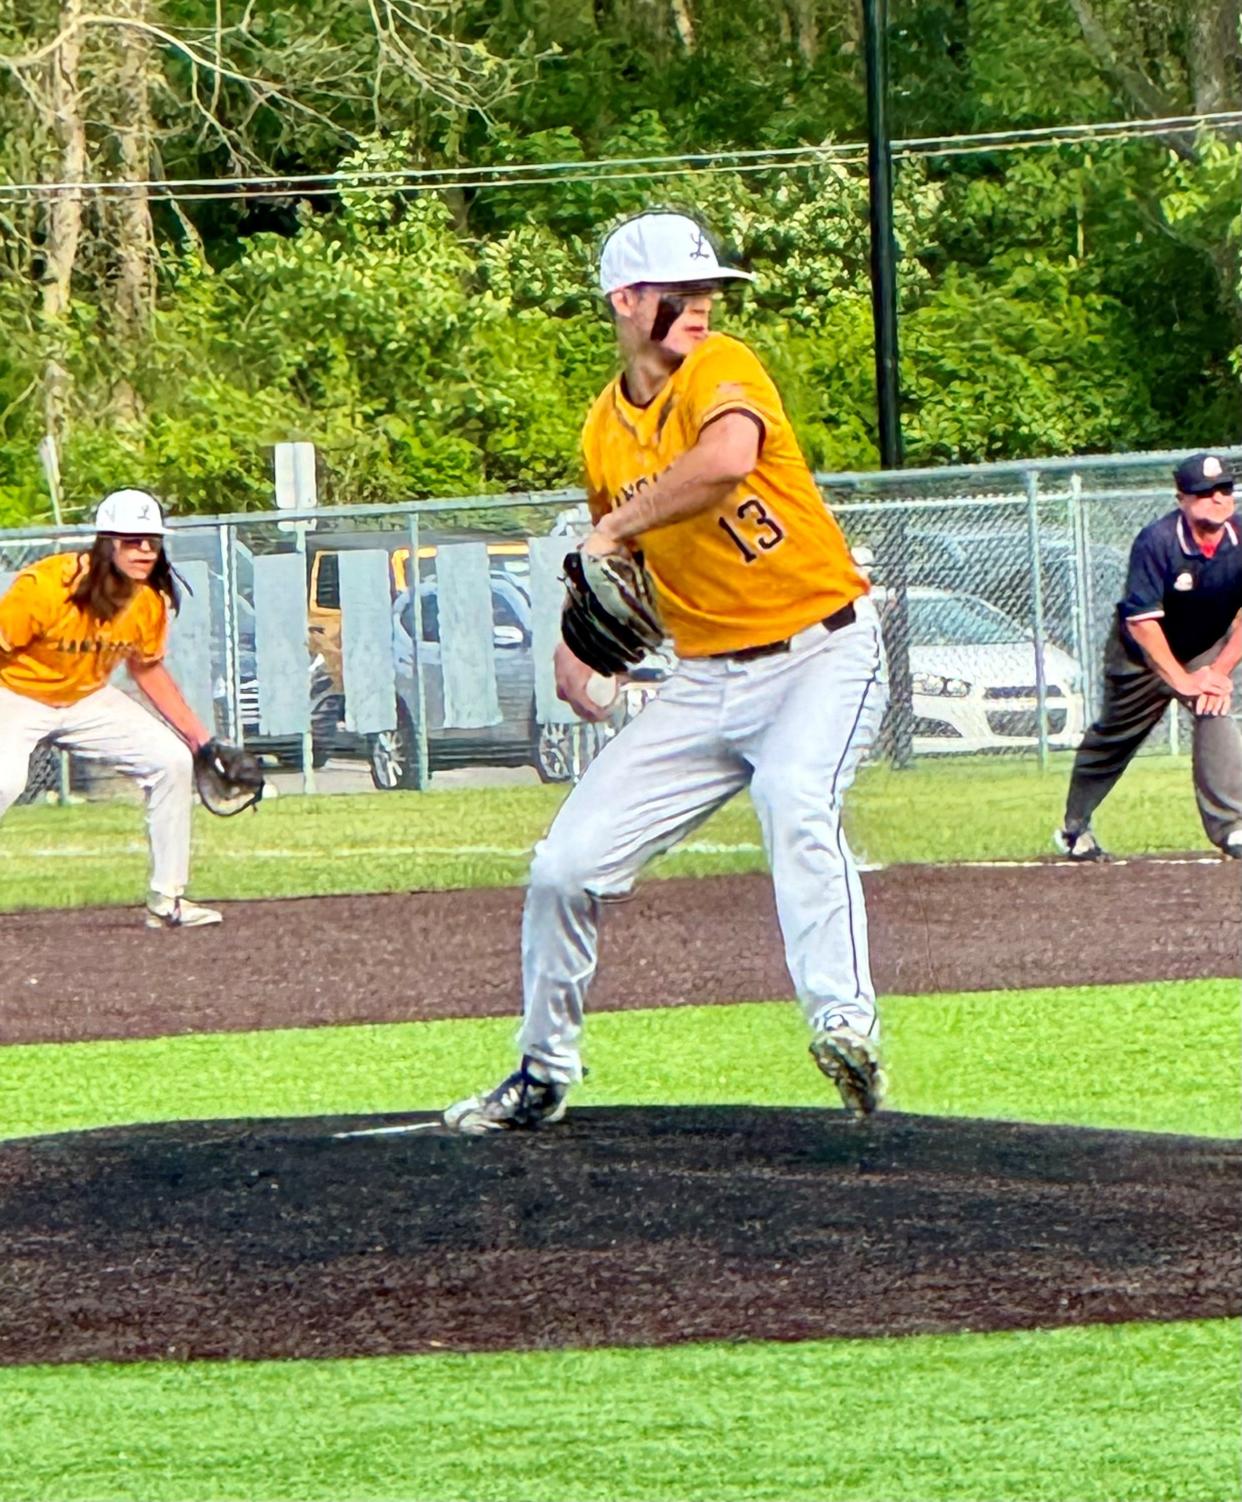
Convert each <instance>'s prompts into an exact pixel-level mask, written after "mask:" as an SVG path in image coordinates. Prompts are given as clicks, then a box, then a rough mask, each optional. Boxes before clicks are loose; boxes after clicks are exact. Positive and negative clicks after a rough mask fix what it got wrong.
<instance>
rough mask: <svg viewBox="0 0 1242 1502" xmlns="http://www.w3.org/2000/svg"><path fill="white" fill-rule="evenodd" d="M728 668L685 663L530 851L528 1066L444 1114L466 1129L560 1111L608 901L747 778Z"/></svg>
mask: <svg viewBox="0 0 1242 1502" xmlns="http://www.w3.org/2000/svg"><path fill="white" fill-rule="evenodd" d="M722 694H723V675H722V674H720V673H718V672H716V671H714V670H713V669H712V668H710V667H709V668H705V669H699V668H698V667H697V666H693V665H687V666H685V667H683V668H682V670H681V671H680V672H679V673H678V674H677V675H676V676H675V677H674V678H672V679H671V680H670V681H669V682H668V683H667V684H666V685H665V687H664V689H663V691H662V692H661V694H660V695H659V697H658V698H656V699H654V700H653V701H652V702H651V703H650V704H648V705H647V706H646V708H645V709H644V710H643V711H642V713H641V714H640V715H639V716H638V717H637V718H636V719H634V720H632V721H631V722H630V723H629V724H628V725H627V726H626V727H625V728H624V729H623V730H622V731H621V733H620V734H619V735H618V736H617V737H616V739H615V740H612V741H610V742H609V743H608V745H607V746H605V747H604V749H603V751H602V752H601V753H600V754H599V756H597V757H596V758H595V760H594V761H593V762H592V763H591V765H590V766H589V767H588V768H587V770H586V773H585V774H584V776H583V778H582V781H581V782H580V783H579V784H578V786H577V787H576V788H574V790H573V792H572V793H571V794H570V796H569V798H568V799H567V800H566V801H565V803H564V804H563V805H562V807H561V810H560V812H559V813H558V814H557V816H556V819H555V820H554V822H553V824H552V828H551V829H550V830H549V831H548V835H547V838H546V839H544V840H543V841H541V842H540V844H539V845H537V846H536V848H535V857H534V860H533V862H532V864H531V872H530V885H529V889H528V891H527V894H526V903H525V907H524V910H523V914H522V988H523V996H524V1010H523V1020H522V1025H521V1028H520V1030H519V1032H518V1046H519V1048H520V1049H521V1054H522V1058H521V1063H520V1065H519V1067H518V1069H517V1071H516V1072H515V1073H514V1074H513V1075H511V1076H509V1078H508V1079H506V1080H504V1081H502V1083H501V1084H500V1085H498V1086H497V1087H496V1089H495V1090H493V1091H492V1092H491V1093H490V1094H489V1095H484V1096H476V1097H472V1098H471V1099H469V1100H466V1101H461V1102H459V1104H458V1105H456V1106H453V1107H451V1108H450V1109H449V1111H447V1112H446V1113H445V1122H446V1124H447V1125H449V1126H451V1127H453V1128H454V1129H455V1130H458V1131H464V1132H468V1133H477V1132H486V1131H494V1130H497V1129H502V1130H503V1129H508V1128H513V1127H524V1126H534V1125H538V1124H539V1123H540V1122H541V1121H542V1122H549V1121H554V1120H559V1119H560V1116H561V1115H562V1114H563V1113H564V1095H565V1092H566V1091H567V1090H568V1088H569V1087H570V1086H571V1085H573V1084H576V1083H577V1082H578V1081H579V1080H580V1079H581V1078H582V1061H581V1055H580V1052H579V1045H580V1043H581V1038H582V1025H583V1013H584V1009H585V1004H586V994H587V990H588V987H589V986H590V983H591V980H592V978H593V976H594V974H595V964H596V953H597V949H596V938H597V930H598V925H599V917H600V911H601V907H602V906H603V904H604V903H606V901H607V900H608V899H609V898H615V897H621V896H624V895H625V894H626V893H628V892H629V891H630V889H631V888H632V886H633V883H634V878H635V877H636V876H637V874H638V873H639V871H640V870H641V869H642V868H643V866H645V865H646V864H647V862H648V861H650V860H651V859H652V858H653V857H654V856H656V855H658V854H659V853H660V852H661V851H664V850H667V849H668V848H669V847H670V846H671V845H673V844H675V843H676V842H677V840H679V839H680V838H682V836H684V835H685V834H687V833H688V832H689V831H690V830H691V829H693V828H694V827H695V826H696V825H698V824H699V823H701V822H702V821H703V820H704V819H705V818H707V817H708V815H709V814H711V813H712V812H713V811H714V810H715V809H716V808H718V807H719V806H720V805H721V804H722V803H724V802H725V801H727V799H729V798H730V797H732V795H733V794H734V793H735V792H737V791H738V789H739V788H741V787H742V786H744V785H745V783H746V781H747V778H748V776H749V767H748V766H747V765H746V764H745V763H744V762H743V761H742V760H741V759H740V758H739V757H738V756H737V755H736V754H735V753H734V752H732V751H730V750H729V749H728V748H727V747H726V746H725V745H724V743H723V741H722V740H721V739H720V737H719V736H718V734H717V726H718V723H719V718H720V707H721V698H722Z"/></svg>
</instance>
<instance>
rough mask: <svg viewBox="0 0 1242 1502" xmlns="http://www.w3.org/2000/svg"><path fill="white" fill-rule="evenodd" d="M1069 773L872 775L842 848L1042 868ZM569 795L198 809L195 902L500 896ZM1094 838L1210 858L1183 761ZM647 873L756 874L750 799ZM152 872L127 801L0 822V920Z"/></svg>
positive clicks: (122, 885)
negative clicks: (465, 891) (445, 892)
mask: <svg viewBox="0 0 1242 1502" xmlns="http://www.w3.org/2000/svg"><path fill="white" fill-rule="evenodd" d="M1068 771H1069V766H1068V763H1063V762H1061V761H1057V762H1055V763H1054V765H1053V769H1052V770H1050V771H1048V772H1040V770H1039V768H1038V766H1037V765H1036V764H1034V763H1032V762H1030V761H1022V762H1013V761H1007V760H1000V759H996V760H990V759H987V758H975V759H972V760H969V761H966V760H963V761H951V762H946V763H941V762H932V763H929V762H926V761H924V762H921V763H919V764H918V765H917V766H916V767H914V768H912V769H911V770H909V771H905V772H895V771H893V770H891V769H890V768H887V767H868V768H865V769H864V770H863V772H862V774H861V775H860V777H859V779H858V784H857V786H856V787H855V789H854V790H853V792H852V793H851V794H850V797H849V800H848V803H847V821H846V822H847V825H848V828H849V832H850V838H851V840H852V842H853V844H854V846H855V849H856V850H857V851H858V853H859V855H860V857H861V858H863V859H865V860H867V861H871V862H875V863H878V864H884V865H890V864H894V863H896V862H904V861H962V860H1004V859H1022V858H1026V857H1030V856H1033V855H1046V854H1048V853H1049V850H1050V848H1051V847H1050V843H1049V841H1050V834H1051V831H1052V830H1053V829H1054V828H1055V827H1056V825H1057V823H1058V822H1059V819H1060V816H1061V812H1062V807H1063V802H1064V798H1065V788H1066V777H1067V775H1068ZM563 797H564V789H563V788H557V787H505V788H475V789H452V790H445V791H432V792H427V793H374V794H354V795H340V796H335V797H318V798H302V797H285V798H281V799H278V800H276V801H275V802H269V803H265V804H264V805H263V807H262V808H261V809H260V810H259V811H258V813H257V814H255V815H254V816H253V817H252V816H250V815H246V816H244V817H242V818H238V819H225V820H221V819H213V818H211V816H210V815H208V814H206V813H204V812H203V811H202V810H201V809H196V810H195V828H194V840H195V864H194V883H193V888H192V890H193V893H194V895H196V896H198V897H204V898H212V897H214V898H224V899H227V898H255V897H286V896H301V895H312V894H320V893H331V892H387V891H405V890H410V889H442V888H452V887H470V886H498V885H510V884H513V883H516V882H519V881H521V880H522V878H523V876H524V875H525V872H526V867H527V863H528V860H529V855H530V849H531V846H532V845H533V844H534V842H535V841H536V840H537V839H538V838H539V837H540V836H541V835H542V833H543V831H544V830H545V829H546V828H547V826H548V824H549V823H550V821H551V819H552V816H553V815H554V814H555V812H556V810H557V808H558V807H559V805H560V802H561V799H562V798H563ZM1097 825H1098V829H1099V832H1100V835H1101V838H1102V840H1103V843H1104V844H1105V845H1106V846H1107V847H1109V848H1111V849H1113V850H1115V851H1116V852H1117V853H1119V854H1120V853H1130V854H1140V853H1149V852H1157V851H1181V850H1200V849H1204V850H1205V849H1206V844H1205V839H1204V835H1203V830H1202V828H1201V827H1200V824H1199V820H1198V816H1197V814H1196V812H1195V806H1194V799H1193V797H1192V794H1191V781H1190V763H1189V761H1188V759H1186V758H1180V759H1175V758H1169V757H1163V756H1162V757H1146V758H1141V759H1140V760H1139V761H1138V762H1136V763H1135V764H1134V766H1133V767H1131V769H1130V770H1129V771H1128V772H1127V773H1126V775H1125V777H1124V778H1122V780H1121V782H1120V783H1119V784H1118V785H1117V787H1116V789H1115V790H1114V792H1113V793H1112V795H1111V796H1110V798H1109V800H1108V802H1107V803H1106V804H1105V806H1104V809H1103V811H1102V813H1101V815H1100V817H1099V819H1098V820H1097ZM656 869H657V870H658V871H659V872H661V873H662V874H665V875H678V876H703V875H711V874H716V873H725V872H733V871H757V870H762V869H764V861H763V854H762V851H761V849H760V845H759V827H758V824H757V822H756V820H755V816H754V812H753V810H752V808H751V806H750V802H749V799H747V798H746V797H741V798H738V799H735V800H734V802H733V803H731V804H730V805H728V806H727V807H726V808H724V809H722V810H721V812H720V813H719V814H717V815H716V816H715V817H714V818H713V819H711V820H710V821H709V822H708V823H707V824H705V825H704V826H703V827H702V828H701V829H700V830H698V831H696V833H695V835H694V837H693V839H692V840H690V841H689V842H688V843H687V844H686V845H685V846H682V847H681V848H680V849H678V850H676V851H674V852H672V853H671V854H670V855H668V856H667V857H665V858H664V859H663V860H662V861H661V862H659V864H658V866H657V868H656ZM146 871H147V855H146V844H145V839H144V835H143V829H142V817H141V813H140V812H139V810H138V809H137V808H136V807H134V806H133V805H132V804H129V803H126V802H125V801H117V802H113V803H98V804H83V805H75V806H74V807H71V808H67V809H66V808H56V807H48V806H46V805H41V806H31V807H23V808H15V809H12V810H10V812H9V813H8V815H7V816H6V817H5V819H4V822H3V823H2V824H0V910H4V909H9V910H11V909H15V908H23V907H75V906H80V905H83V904H87V903H92V904H93V903H133V902H137V901H139V900H140V898H141V894H142V892H143V890H144V888H145V885H146Z"/></svg>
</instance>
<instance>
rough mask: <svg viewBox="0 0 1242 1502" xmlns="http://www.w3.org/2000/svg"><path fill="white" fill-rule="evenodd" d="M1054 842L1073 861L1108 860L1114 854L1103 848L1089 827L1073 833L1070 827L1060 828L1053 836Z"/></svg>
mask: <svg viewBox="0 0 1242 1502" xmlns="http://www.w3.org/2000/svg"><path fill="white" fill-rule="evenodd" d="M1052 843H1053V844H1054V845H1055V846H1056V848H1057V849H1058V850H1059V851H1060V852H1061V854H1062V855H1067V856H1068V857H1069V858H1070V860H1072V861H1107V860H1111V859H1112V856H1110V855H1109V853H1108V851H1107V850H1105V849H1103V848H1102V847H1101V845H1100V842H1099V840H1097V839H1096V837H1095V836H1094V835H1093V834H1092V833H1091V831H1090V830H1089V829H1078V830H1075V831H1073V832H1072V833H1071V832H1070V831H1069V830H1068V829H1058V830H1057V832H1056V834H1054V835H1053V837H1052Z"/></svg>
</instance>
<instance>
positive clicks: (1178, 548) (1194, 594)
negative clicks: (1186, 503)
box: [1117, 510, 1242, 663]
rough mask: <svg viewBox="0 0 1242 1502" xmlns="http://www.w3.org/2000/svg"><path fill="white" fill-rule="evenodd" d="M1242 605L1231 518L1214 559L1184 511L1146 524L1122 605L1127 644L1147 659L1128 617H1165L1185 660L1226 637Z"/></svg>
mask: <svg viewBox="0 0 1242 1502" xmlns="http://www.w3.org/2000/svg"><path fill="white" fill-rule="evenodd" d="M1239 610H1242V545H1239V542H1238V532H1237V528H1236V527H1235V526H1234V524H1233V522H1226V523H1225V525H1224V527H1223V528H1222V529H1221V538H1220V542H1219V543H1218V544H1217V548H1216V552H1215V553H1214V554H1213V555H1212V557H1211V558H1208V557H1206V556H1205V555H1204V554H1203V553H1201V552H1200V551H1199V548H1198V545H1197V544H1196V542H1195V540H1194V538H1193V536H1192V535H1191V532H1190V527H1189V526H1188V524H1187V522H1186V519H1185V517H1183V515H1182V513H1181V511H1180V510H1179V511H1170V512H1169V514H1168V515H1167V516H1162V517H1161V518H1160V520H1159V521H1158V522H1152V524H1151V526H1150V527H1144V528H1143V530H1142V531H1141V532H1140V533H1139V535H1138V536H1137V537H1136V538H1135V539H1134V546H1133V547H1132V548H1131V549H1130V572H1129V574H1128V576H1127V578H1126V596H1125V599H1124V600H1122V601H1121V602H1120V604H1119V605H1118V606H1117V614H1118V617H1119V619H1120V621H1121V623H1122V629H1121V632H1120V635H1121V641H1122V645H1123V646H1124V647H1125V649H1126V651H1127V653H1128V654H1129V655H1130V657H1131V658H1133V660H1134V661H1135V662H1144V661H1146V659H1145V658H1144V656H1143V653H1142V651H1141V649H1140V648H1139V646H1138V644H1137V643H1136V642H1135V641H1134V639H1133V638H1132V637H1131V635H1130V633H1129V632H1128V631H1127V630H1126V629H1125V623H1126V622H1127V621H1159V622H1160V625H1161V627H1162V628H1163V630H1164V634H1165V638H1166V640H1167V641H1168V643H1169V646H1170V648H1171V649H1172V651H1173V656H1174V657H1176V658H1177V660H1178V662H1180V663H1187V662H1189V661H1190V659H1191V658H1192V657H1197V656H1198V655H1199V653H1200V652H1206V651H1207V650H1208V648H1209V647H1211V646H1213V645H1214V644H1215V643H1216V642H1218V641H1220V639H1221V637H1223V636H1224V635H1225V634H1226V632H1227V631H1228V630H1229V628H1230V626H1232V625H1233V620H1234V617H1235V616H1236V615H1237V613H1238V611H1239Z"/></svg>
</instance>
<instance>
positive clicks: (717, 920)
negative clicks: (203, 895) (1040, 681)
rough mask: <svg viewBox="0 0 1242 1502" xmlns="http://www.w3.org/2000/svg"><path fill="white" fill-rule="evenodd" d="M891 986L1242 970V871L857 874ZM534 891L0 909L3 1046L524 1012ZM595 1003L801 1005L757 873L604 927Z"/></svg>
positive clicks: (1160, 867) (654, 902) (648, 893)
mask: <svg viewBox="0 0 1242 1502" xmlns="http://www.w3.org/2000/svg"><path fill="white" fill-rule="evenodd" d="M863 881H864V886H865V887H866V891H867V903H868V911H869V914H870V920H871V933H872V965H873V969H874V972H875V979H876V984H877V986H878V988H879V990H880V993H881V995H883V994H885V993H890V994H893V993H905V994H910V993H926V992H934V991H980V990H1005V989H1026V988H1029V987H1033V986H1055V985H1066V986H1078V985H1092V984H1098V983H1103V982H1109V981H1147V980H1154V979H1167V980H1185V979H1194V978H1198V977H1207V976H1235V975H1239V974H1242V866H1240V865H1239V864H1237V863H1233V862H1226V861H1220V860H1210V861H1204V862H1186V863H1182V864H1172V863H1167V862H1162V861H1150V860H1144V861H1130V862H1124V863H1122V862H1118V863H1117V864H1114V865H1108V866H1099V867H1090V868H1086V869H1084V868H1082V867H1071V866H1068V865H1066V864H1065V863H1064V862H1052V861H1050V862H1046V863H1039V864H1035V865H1029V866H938V867H937V866H894V867H891V868H889V869H887V870H884V871H875V872H870V873H867V874H866V875H865V876H864V878H863ZM521 903H522V894H521V892H520V891H518V890H514V889H511V888H510V889H504V888H497V889H492V890H482V891H467V892H413V893H404V894H400V893H399V894H394V895H390V896H368V897H305V898H298V899H294V900H289V901H283V902H233V903H228V904H226V922H225V923H224V924H223V925H222V926H221V927H219V928H207V929H198V930H194V931H188V932H185V933H164V932H158V933H151V932H148V931H147V930H146V929H144V928H143V927H142V922H141V917H140V914H139V912H138V910H136V909H123V908H95V909H80V910H77V911H70V912H61V911H54V912H53V911H32V912H26V913H13V914H9V915H6V916H5V917H3V918H0V976H3V977H5V983H4V986H3V994H2V995H0V1043H41V1042H52V1043H66V1042H73V1041H75V1040H80V1039H86V1038H136V1037H154V1036H159V1035H166V1034H177V1033H189V1032H234V1031H239V1030H241V1031H245V1030H249V1029H254V1028H279V1027H314V1026H317V1025H321V1024H329V1023H342V1022H392V1021H403V1020H421V1019H427V1018H437V1017H470V1016H475V1017H477V1016H507V1015H514V1016H516V1015H517V1013H518V1012H519V1011H520V1006H521V1003H520V993H519V988H518V975H519V971H518V939H519V929H520V921H521ZM600 933H601V963H600V970H599V975H598V978H597V980H596V983H595V986H594V988H593V989H592V992H591V1007H592V1010H594V1011H615V1010H618V1009H621V1008H628V1007H652V1006H683V1005H687V1004H690V1003H715V1002H732V1001H750V1000H755V999H768V998H772V999H775V998H779V997H783V996H789V995H791V994H792V993H791V991H790V985H789V977H788V974H787V973H786V970H785V963H784V956H783V951H782V947H781V940H780V933H779V931H778V928H777V923H776V912H775V907H774V904H773V900H772V889H771V884H770V882H769V881H768V879H767V877H765V876H730V877H706V878H698V879H694V880H670V881H649V882H647V883H645V884H644V885H642V886H640V887H639V889H638V892H637V894H636V895H635V896H634V897H633V898H632V899H631V900H630V901H628V902H624V903H618V904H610V905H609V907H608V908H607V910H606V911H605V914H604V919H603V922H602V924H601V931H600Z"/></svg>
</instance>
